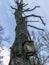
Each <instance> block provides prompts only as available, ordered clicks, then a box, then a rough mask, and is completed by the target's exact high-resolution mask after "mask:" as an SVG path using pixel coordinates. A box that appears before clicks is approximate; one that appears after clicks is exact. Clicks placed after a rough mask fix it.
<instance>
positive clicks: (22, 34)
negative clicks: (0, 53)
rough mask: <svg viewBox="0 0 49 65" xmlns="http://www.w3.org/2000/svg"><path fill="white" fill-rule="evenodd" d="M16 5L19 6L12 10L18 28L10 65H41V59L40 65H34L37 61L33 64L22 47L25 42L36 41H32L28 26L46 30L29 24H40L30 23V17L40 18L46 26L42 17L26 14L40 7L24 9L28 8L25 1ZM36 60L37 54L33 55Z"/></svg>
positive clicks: (16, 1) (17, 0) (17, 1)
mask: <svg viewBox="0 0 49 65" xmlns="http://www.w3.org/2000/svg"><path fill="white" fill-rule="evenodd" d="M15 3H16V5H17V7H16V8H14V7H12V6H11V8H12V9H14V10H15V12H14V16H15V20H16V24H17V26H16V28H15V32H16V36H15V41H14V43H13V45H12V47H11V55H10V62H9V65H30V64H32V65H39V64H40V61H39V59H37V60H38V64H35V63H34V61H35V60H34V61H33V63H32V61H31V60H30V57H31V56H28V58H27V57H26V56H25V54H24V53H25V52H23V47H22V45H23V43H24V42H25V41H34V40H31V36H30V34H29V31H28V29H27V26H29V27H33V28H35V29H38V30H42V31H44V29H40V28H38V27H35V26H32V25H28V24H27V23H28V22H39V21H31V20H29V21H28V18H29V17H35V18H39V19H40V20H41V22H42V24H43V25H45V23H44V21H43V19H42V17H41V16H39V15H35V14H28V15H25V12H30V11H34V10H35V9H36V8H39V7H40V6H35V7H34V8H33V9H29V8H27V9H24V7H25V6H27V5H28V4H25V3H23V0H20V1H19V0H15ZM23 14H24V16H23ZM33 44H34V43H33ZM34 47H35V46H34ZM34 47H33V48H34ZM26 50H27V49H26ZM35 51H36V50H35ZM36 58H37V53H35V54H34V55H33V59H36Z"/></svg>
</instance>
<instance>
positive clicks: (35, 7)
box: [23, 4, 40, 12]
mask: <svg viewBox="0 0 49 65" xmlns="http://www.w3.org/2000/svg"><path fill="white" fill-rule="evenodd" d="M27 5H28V4H27ZM39 7H40V6H35V7H34V8H33V9H30V10H29V9H26V10H24V11H23V12H28V11H33V10H35V9H36V8H39Z"/></svg>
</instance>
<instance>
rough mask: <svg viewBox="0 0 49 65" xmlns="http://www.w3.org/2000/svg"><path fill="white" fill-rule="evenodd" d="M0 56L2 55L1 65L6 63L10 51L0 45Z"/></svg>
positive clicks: (6, 64)
mask: <svg viewBox="0 0 49 65" xmlns="http://www.w3.org/2000/svg"><path fill="white" fill-rule="evenodd" d="M0 51H1V52H0V56H3V59H0V61H2V64H3V65H8V63H9V60H10V51H9V50H8V49H7V48H6V47H2V48H1V47H0Z"/></svg>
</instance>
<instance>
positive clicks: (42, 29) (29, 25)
mask: <svg viewBox="0 0 49 65" xmlns="http://www.w3.org/2000/svg"><path fill="white" fill-rule="evenodd" d="M27 26H29V27H33V28H35V29H38V30H42V31H44V29H40V28H37V27H35V26H32V25H27Z"/></svg>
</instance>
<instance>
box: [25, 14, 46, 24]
mask: <svg viewBox="0 0 49 65" xmlns="http://www.w3.org/2000/svg"><path fill="white" fill-rule="evenodd" d="M32 16H33V17H38V18H40V20H41V21H42V23H43V24H44V25H45V23H44V21H43V19H42V18H41V16H38V15H35V14H31V15H28V16H25V18H27V17H32Z"/></svg>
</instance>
